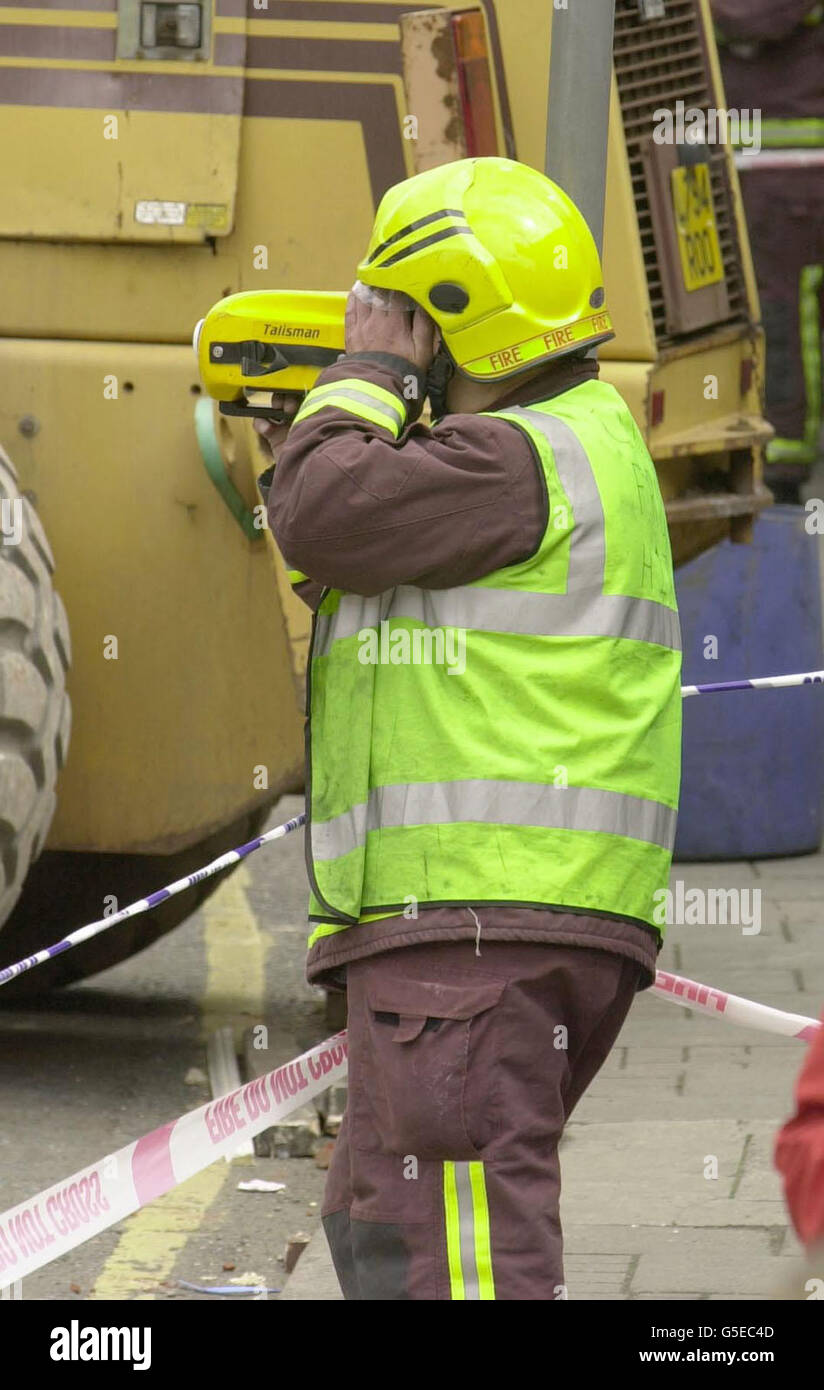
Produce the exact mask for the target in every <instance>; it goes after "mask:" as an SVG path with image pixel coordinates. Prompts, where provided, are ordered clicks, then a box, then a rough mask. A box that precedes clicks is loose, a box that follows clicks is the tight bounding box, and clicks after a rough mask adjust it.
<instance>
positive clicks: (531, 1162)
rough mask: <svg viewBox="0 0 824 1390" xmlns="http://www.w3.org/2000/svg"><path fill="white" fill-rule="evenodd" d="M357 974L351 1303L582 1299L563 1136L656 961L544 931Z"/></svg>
mask: <svg viewBox="0 0 824 1390" xmlns="http://www.w3.org/2000/svg"><path fill="white" fill-rule="evenodd" d="M480 951H481V954H480V955H479V956H478V955H477V954H476V947H475V943H474V942H471V941H467V942H445V943H443V944H435V945H427V946H411V947H404V948H402V949H399V950H395V951H389V952H386V953H384V954H382V955H379V956H372V957H370V958H367V959H364V960H360V961H355V962H354V963H352V964H350V965H349V966H348V969H347V987H348V999H349V1025H348V1026H349V1096H348V1103H347V1109H346V1114H345V1117H344V1121H343V1126H342V1128H341V1132H340V1136H339V1138H338V1140H337V1143H336V1144H335V1150H334V1154H333V1157H332V1162H331V1165H330V1169H329V1176H328V1181H327V1187H326V1194H325V1199H324V1204H323V1224H324V1228H325V1230H326V1235H327V1239H328V1241H329V1245H330V1248H331V1251H332V1257H333V1259H334V1262H335V1268H336V1270H337V1274H338V1279H339V1280H340V1284H341V1288H342V1290H343V1294H344V1297H345V1298H347V1299H430V1300H432V1299H435V1300H437V1299H492V1298H497V1299H529V1300H531V1299H559V1298H565V1297H566V1289H565V1287H564V1273H563V1260H562V1237H561V1224H560V1218H559V1199H560V1191H561V1176H560V1168H559V1162H558V1143H559V1140H560V1138H561V1134H562V1132H563V1127H564V1123H565V1121H566V1120H567V1118H568V1116H569V1114H570V1112H571V1111H572V1109H573V1107H574V1106H575V1104H576V1102H577V1101H578V1100H579V1098H580V1097H581V1095H582V1094H583V1092H584V1091H585V1089H586V1087H587V1086H588V1085H589V1083H590V1081H591V1080H592V1078H593V1077H594V1076H595V1074H596V1072H597V1071H598V1069H599V1067H600V1066H601V1065H602V1063H603V1061H604V1059H605V1058H606V1056H607V1054H608V1052H609V1050H610V1048H611V1047H612V1044H613V1043H614V1041H615V1038H616V1036H617V1034H618V1032H619V1030H620V1028H621V1025H622V1023H623V1021H624V1018H625V1017H626V1014H627V1011H628V1009H629V1007H630V1004H631V1003H632V999H633V996H634V994H635V992H636V989H637V987H638V985H639V981H640V975H641V967H640V966H639V965H638V964H636V962H635V961H633V960H630V959H628V958H626V957H623V956H620V955H613V954H611V953H608V952H606V951H597V950H591V949H588V948H584V947H578V946H554V945H548V944H539V943H535V944H531V943H528V942H520V941H514V942H490V943H488V944H484V943H483V942H482V943H481V947H480Z"/></svg>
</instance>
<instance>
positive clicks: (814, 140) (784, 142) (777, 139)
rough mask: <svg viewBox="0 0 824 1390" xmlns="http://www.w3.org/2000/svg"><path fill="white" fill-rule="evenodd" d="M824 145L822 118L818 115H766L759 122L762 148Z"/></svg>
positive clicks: (823, 122)
mask: <svg viewBox="0 0 824 1390" xmlns="http://www.w3.org/2000/svg"><path fill="white" fill-rule="evenodd" d="M822 145H824V120H822V119H821V118H820V117H818V116H810V117H803V116H768V117H767V118H766V119H764V120H762V122H761V148H762V149H763V150H789V149H800V148H801V149H803V148H808V149H809V148H812V149H818V148H820V146H822Z"/></svg>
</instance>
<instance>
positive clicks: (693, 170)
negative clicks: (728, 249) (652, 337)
mask: <svg viewBox="0 0 824 1390" xmlns="http://www.w3.org/2000/svg"><path fill="white" fill-rule="evenodd" d="M670 178H671V180H672V205H673V209H674V211H675V227H676V231H677V233H678V250H679V252H680V255H681V273H682V275H683V277H684V285H685V286H686V288H687V289H688V290H700V289H703V288H704V286H705V285H714V284H716V283H717V281H718V280H721V279H722V278H723V275H724V265H723V262H722V260H721V247H720V246H719V244H718V229H717V227H716V225H715V212H714V210H713V206H712V186H711V184H710V168H709V165H708V164H682V165H679V167H678V168H677V169H673V170H672V173H671V175H670Z"/></svg>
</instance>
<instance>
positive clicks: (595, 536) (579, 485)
mask: <svg viewBox="0 0 824 1390" xmlns="http://www.w3.org/2000/svg"><path fill="white" fill-rule="evenodd" d="M501 414H502V415H503V417H504V418H505V419H506V418H508V417H509V416H511V415H515V416H519V417H520V418H521V419H522V420H525V421H526V422H527V424H529V425H531V426H532V428H533V429H535V430H539V431H540V433H541V434H542V435H543V436H544V438H545V439H546V441H547V443H548V444H549V447H550V448H551V450H552V452H553V454H554V456H555V467H556V468H557V470H558V477H559V478H560V479H561V486H562V488H563V489H564V492H565V493H566V495H567V497H568V498H569V501H570V505H571V506H572V513H573V517H574V519H575V526H574V528H573V531H572V534H571V536H570V540H569V575H568V577H567V593H574V592H575V590H576V589H589V590H590V591H592V590H593V589H595V590H598V591H599V592H600V590H601V589H603V587H604V566H605V564H606V553H607V548H606V533H605V530H604V507H603V503H602V502H601V494H600V492H599V491H598V484H597V483H596V481H595V474H594V473H593V471H592V464H591V463H590V461H589V458H588V456H587V451H586V449H585V448H584V446H583V444H582V443H581V441H580V439H579V438H578V436H577V434H576V433H575V431H574V430H572V429H570V427H569V425H567V424H566V423H565V422H564V421H563V420H559V419H558V416H557V415H545V414H544V413H543V411H542V410H529V409H528V408H526V407H525V406H521V405H514V406H512V407H511V409H508V410H506V411H502V412H501Z"/></svg>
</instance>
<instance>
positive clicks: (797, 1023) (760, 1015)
mask: <svg viewBox="0 0 824 1390" xmlns="http://www.w3.org/2000/svg"><path fill="white" fill-rule="evenodd" d="M650 993H651V994H655V995H657V996H658V998H659V999H668V1000H669V1002H670V1003H671V1004H683V1005H684V1006H685V1007H686V1008H688V1009H698V1010H699V1012H700V1013H702V1014H711V1015H712V1016H713V1017H714V1018H725V1019H726V1020H727V1022H728V1023H740V1024H741V1025H742V1026H743V1027H745V1028H760V1029H761V1030H762V1032H765V1033H783V1034H784V1037H786V1038H801V1039H802V1041H803V1042H812V1040H813V1038H814V1037H815V1035H816V1033H817V1032H818V1030H819V1028H820V1027H821V1024H820V1023H819V1022H818V1019H815V1018H807V1017H806V1016H805V1015H804V1014H788V1013H784V1011H783V1009H771V1008H770V1007H769V1005H768V1004H756V1003H754V1001H753V1000H752V999H742V998H741V996H740V995H739V994H727V992H726V990H723V989H712V988H711V987H710V986H709V985H700V984H699V983H698V981H697V980H685V979H684V977H683V976H682V975H670V974H668V972H667V971H666V970H656V972H655V984H654V985H653V986H652V989H651V990H650Z"/></svg>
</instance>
